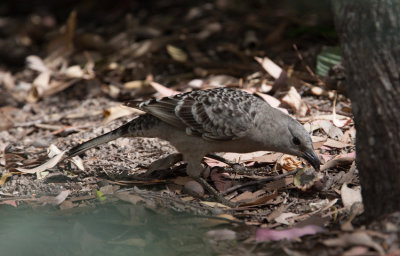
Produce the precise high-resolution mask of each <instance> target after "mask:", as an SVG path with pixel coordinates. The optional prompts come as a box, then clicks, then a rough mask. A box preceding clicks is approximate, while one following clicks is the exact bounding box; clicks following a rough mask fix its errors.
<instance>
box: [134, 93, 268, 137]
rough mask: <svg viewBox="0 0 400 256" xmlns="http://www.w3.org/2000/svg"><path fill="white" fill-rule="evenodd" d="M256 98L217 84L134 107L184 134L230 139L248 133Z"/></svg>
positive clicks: (251, 123) (254, 112)
mask: <svg viewBox="0 0 400 256" xmlns="http://www.w3.org/2000/svg"><path fill="white" fill-rule="evenodd" d="M260 101H261V100H260V99H258V98H257V97H255V96H253V95H251V94H248V93H246V92H243V91H241V90H235V89H227V88H220V89H211V90H202V91H192V92H188V93H182V94H178V95H174V96H171V97H165V98H162V99H157V100H156V99H153V100H150V101H146V102H142V103H140V104H139V105H137V107H138V108H139V109H141V110H143V111H145V112H147V113H149V114H152V115H154V116H156V117H158V118H159V119H161V120H162V121H164V122H166V123H168V124H170V125H172V126H175V127H177V128H181V129H185V130H186V132H187V133H188V134H192V135H198V136H202V137H203V138H204V139H209V140H231V139H237V138H241V137H243V136H245V135H247V134H248V132H249V131H250V129H251V128H252V127H253V122H252V120H253V119H254V116H255V115H256V111H257V105H258V104H260ZM261 102H262V101H261Z"/></svg>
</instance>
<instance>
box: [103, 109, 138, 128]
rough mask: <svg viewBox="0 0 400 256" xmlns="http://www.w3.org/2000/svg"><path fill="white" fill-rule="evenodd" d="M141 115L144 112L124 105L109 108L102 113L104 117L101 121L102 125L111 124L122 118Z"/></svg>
mask: <svg viewBox="0 0 400 256" xmlns="http://www.w3.org/2000/svg"><path fill="white" fill-rule="evenodd" d="M143 113H144V112H143V111H141V110H139V109H136V108H131V107H127V106H124V105H119V106H114V107H110V108H108V109H105V110H104V111H103V114H104V117H105V118H104V120H103V124H108V123H109V122H111V121H113V120H115V119H118V118H121V117H124V116H130V115H134V114H136V115H140V114H143Z"/></svg>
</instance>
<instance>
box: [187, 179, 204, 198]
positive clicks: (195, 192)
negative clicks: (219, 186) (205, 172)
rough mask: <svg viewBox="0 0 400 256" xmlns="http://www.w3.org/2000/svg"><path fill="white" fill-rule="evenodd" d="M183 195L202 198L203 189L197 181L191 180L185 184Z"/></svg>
mask: <svg viewBox="0 0 400 256" xmlns="http://www.w3.org/2000/svg"><path fill="white" fill-rule="evenodd" d="M183 190H184V192H185V193H187V194H189V195H191V196H193V197H199V198H200V197H203V196H204V188H203V186H202V185H201V184H200V183H198V182H197V181H194V180H191V181H188V182H186V183H185V186H184V187H183Z"/></svg>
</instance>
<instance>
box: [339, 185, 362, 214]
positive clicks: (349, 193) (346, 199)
mask: <svg viewBox="0 0 400 256" xmlns="http://www.w3.org/2000/svg"><path fill="white" fill-rule="evenodd" d="M340 195H341V197H342V202H343V205H344V207H345V208H346V209H347V210H350V208H351V206H352V205H353V204H354V203H362V197H361V188H360V186H358V187H355V188H354V189H351V188H349V187H348V186H347V184H346V183H344V184H343V186H342V188H341V189H340Z"/></svg>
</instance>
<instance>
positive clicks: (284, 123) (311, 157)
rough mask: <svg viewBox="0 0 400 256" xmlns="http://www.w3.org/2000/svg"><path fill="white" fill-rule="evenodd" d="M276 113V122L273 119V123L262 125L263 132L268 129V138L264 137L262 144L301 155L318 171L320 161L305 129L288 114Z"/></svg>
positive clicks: (275, 149) (279, 150)
mask: <svg viewBox="0 0 400 256" xmlns="http://www.w3.org/2000/svg"><path fill="white" fill-rule="evenodd" d="M279 112H280V111H279ZM275 113H277V112H275ZM277 114H278V115H277V116H276V118H277V119H278V120H279V121H278V122H276V121H275V122H274V124H272V123H267V124H266V126H264V129H265V130H264V132H265V131H266V130H268V132H267V133H268V136H266V137H268V138H266V137H264V140H265V141H264V144H265V145H266V146H268V148H271V149H273V150H274V151H278V152H282V153H286V154H290V155H295V156H299V157H302V158H304V159H305V160H307V162H308V163H310V164H311V165H312V166H313V167H314V168H315V170H317V171H319V170H320V161H319V159H318V156H317V154H316V153H315V151H314V148H313V145H312V141H311V137H310V135H309V134H308V132H307V131H306V129H304V127H303V125H301V124H300V123H299V122H298V121H296V120H295V119H293V118H291V117H290V116H288V115H285V114H283V113H282V112H281V113H277ZM277 119H275V120H277ZM270 120H271V119H270Z"/></svg>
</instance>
